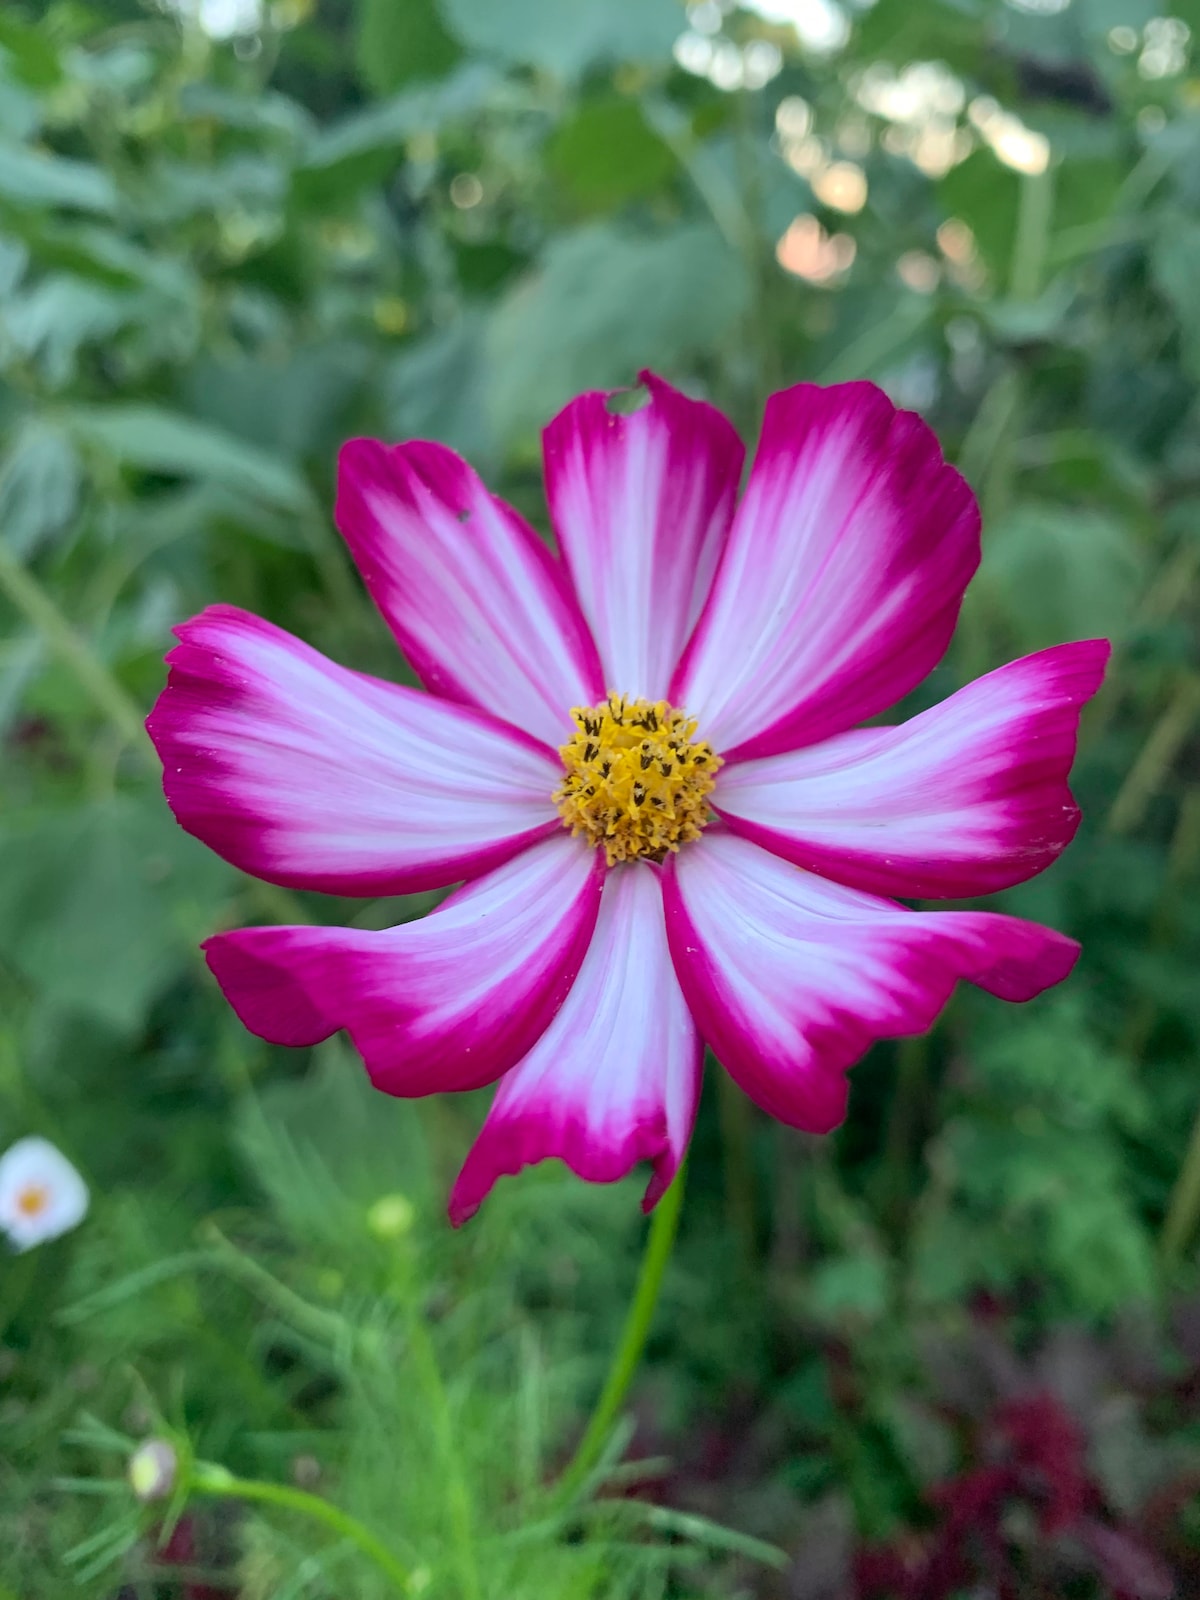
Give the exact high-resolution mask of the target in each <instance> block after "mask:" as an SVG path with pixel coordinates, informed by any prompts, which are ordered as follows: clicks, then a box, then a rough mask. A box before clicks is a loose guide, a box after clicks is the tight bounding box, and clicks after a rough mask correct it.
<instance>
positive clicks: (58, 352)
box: [0, 273, 130, 389]
mask: <svg viewBox="0 0 1200 1600" xmlns="http://www.w3.org/2000/svg"><path fill="white" fill-rule="evenodd" d="M129 309H130V302H129V298H128V296H126V295H123V294H122V293H121V292H119V291H117V290H113V289H110V288H107V287H106V286H105V285H103V284H99V283H88V282H86V281H84V280H81V279H79V278H74V277H68V276H67V275H66V274H57V273H56V274H55V275H53V276H52V277H47V278H43V279H42V281H41V282H40V283H36V284H34V285H33V286H32V287H31V288H28V289H23V290H21V291H20V292H18V293H17V294H15V295H13V296H11V298H10V299H9V300H8V302H7V303H6V304H3V305H0V327H2V328H3V330H4V332H5V333H6V334H7V335H8V338H9V339H10V340H11V341H12V345H13V348H14V349H16V350H17V351H19V352H20V354H21V355H22V356H24V357H26V358H28V359H29V360H31V361H34V362H36V363H37V365H38V366H39V367H40V368H41V370H42V373H43V374H44V376H45V379H46V381H47V383H48V384H49V385H50V386H51V388H55V389H58V388H62V387H63V386H64V385H65V384H67V383H69V382H70V380H71V379H72V378H73V377H74V376H75V370H76V360H77V357H78V355H79V351H80V350H81V348H82V347H83V346H84V345H87V344H94V343H98V342H100V341H102V340H108V339H110V338H111V337H112V336H113V334H115V333H116V332H117V330H118V329H119V328H120V327H121V325H122V323H123V322H124V321H125V320H126V317H127V315H128V312H129Z"/></svg>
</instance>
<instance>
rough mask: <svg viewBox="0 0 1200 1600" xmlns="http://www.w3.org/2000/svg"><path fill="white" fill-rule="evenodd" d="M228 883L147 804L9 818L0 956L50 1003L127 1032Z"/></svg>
mask: <svg viewBox="0 0 1200 1600" xmlns="http://www.w3.org/2000/svg"><path fill="white" fill-rule="evenodd" d="M232 879H233V873H232V869H231V868H229V867H227V866H226V865H225V864H224V862H222V861H220V860H218V858H217V857H216V856H214V855H212V854H211V853H210V852H209V851H207V850H205V849H204V848H203V846H201V845H198V844H197V843H196V842H195V841H194V840H192V839H189V838H188V836H187V834H185V833H184V832H183V830H182V829H181V828H180V827H179V826H178V824H177V823H176V822H175V820H174V818H173V817H172V816H171V813H170V812H169V811H168V809H167V807H166V805H165V804H164V802H163V801H162V800H161V799H160V798H159V797H158V796H156V795H155V796H139V797H134V796H129V795H124V796H118V797H116V798H114V799H111V800H105V801H100V802H94V803H91V804H88V803H80V804H77V805H76V806H75V807H74V808H73V809H71V810H68V811H49V812H46V811H43V812H41V813H38V814H35V815H32V816H27V817H24V818H17V817H12V818H10V819H8V821H7V822H6V824H5V826H4V829H3V831H2V832H0V951H3V953H4V955H5V957H6V958H7V959H8V960H9V961H11V963H12V965H13V966H14V967H15V968H16V969H17V970H18V971H20V972H22V973H23V974H24V975H25V977H26V979H27V980H28V981H29V982H30V983H32V984H33V985H34V986H35V987H36V988H37V989H38V990H39V991H40V992H41V993H42V995H43V997H44V998H46V999H47V1000H49V1001H50V1002H52V1003H53V1004H55V1005H58V1006H63V1007H67V1008H71V1009H77V1010H80V1011H85V1012H88V1013H90V1014H92V1015H94V1016H96V1017H98V1018H101V1019H103V1020H104V1021H105V1022H107V1023H109V1024H110V1025H111V1026H113V1027H115V1028H118V1029H121V1030H124V1031H129V1030H132V1029H133V1028H135V1027H136V1026H137V1025H138V1023H139V1022H140V1020H141V1018H142V1016H143V1014H144V1012H145V1009H146V1007H147V1006H148V1005H149V1003H150V1001H151V1000H152V999H153V998H154V996H155V995H156V994H157V993H158V992H159V991H160V990H161V988H162V987H163V986H164V984H166V983H167V982H168V981H169V980H170V979H171V977H172V976H173V975H174V974H175V973H176V972H177V971H178V970H179V968H180V967H181V965H183V964H185V963H186V962H187V961H188V959H189V954H188V952H189V949H190V947H191V946H193V945H194V943H195V942H196V940H197V939H198V938H200V937H202V936H203V934H204V933H205V932H207V931H210V930H211V928H212V926H213V923H214V922H215V920H216V917H217V907H218V906H219V904H220V903H221V901H222V899H223V897H224V895H225V893H226V892H227V890H228V888H229V886H230V883H231V881H232Z"/></svg>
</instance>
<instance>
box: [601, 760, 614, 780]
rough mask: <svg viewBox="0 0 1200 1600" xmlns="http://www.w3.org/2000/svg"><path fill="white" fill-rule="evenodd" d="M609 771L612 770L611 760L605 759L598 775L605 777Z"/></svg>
mask: <svg viewBox="0 0 1200 1600" xmlns="http://www.w3.org/2000/svg"><path fill="white" fill-rule="evenodd" d="M611 771H612V762H611V761H606V762H605V763H604V765H603V766H602V767H601V768H600V776H601V777H602V778H607V777H608V775H609V773H610V772H611Z"/></svg>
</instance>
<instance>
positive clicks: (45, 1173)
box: [0, 1138, 88, 1250]
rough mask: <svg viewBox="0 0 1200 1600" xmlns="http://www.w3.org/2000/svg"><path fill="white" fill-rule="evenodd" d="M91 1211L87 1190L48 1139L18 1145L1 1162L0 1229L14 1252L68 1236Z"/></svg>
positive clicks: (20, 1141)
mask: <svg viewBox="0 0 1200 1600" xmlns="http://www.w3.org/2000/svg"><path fill="white" fill-rule="evenodd" d="M87 1208H88V1191H87V1184H86V1183H84V1181H83V1179H82V1178H81V1177H80V1176H79V1173H78V1172H76V1170H75V1168H74V1167H73V1166H72V1165H71V1163H70V1162H69V1161H68V1160H67V1158H66V1156H64V1155H63V1153H62V1151H61V1150H57V1149H56V1148H55V1147H54V1145H52V1144H51V1143H50V1141H49V1140H48V1139H38V1138H30V1139H18V1140H17V1142H16V1144H14V1145H11V1146H10V1147H9V1149H7V1150H6V1151H5V1152H4V1154H3V1155H2V1156H0V1229H3V1231H4V1232H5V1233H6V1234H7V1235H8V1238H9V1242H10V1243H11V1244H12V1246H13V1248H14V1249H15V1250H31V1249H32V1248H33V1246H34V1245H35V1244H45V1242H46V1240H47V1239H57V1238H58V1236H59V1234H60V1233H69V1232H70V1231H71V1229H72V1228H76V1227H78V1226H79V1224H80V1223H81V1222H82V1221H83V1219H84V1217H85V1216H86V1215H87Z"/></svg>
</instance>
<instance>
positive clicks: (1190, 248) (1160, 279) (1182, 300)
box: [1151, 211, 1200, 379]
mask: <svg viewBox="0 0 1200 1600" xmlns="http://www.w3.org/2000/svg"><path fill="white" fill-rule="evenodd" d="M1151 262H1152V265H1153V269H1154V278H1155V282H1156V283H1157V284H1158V287H1159V288H1160V289H1161V290H1162V292H1163V294H1164V295H1165V296H1166V297H1167V299H1168V300H1169V301H1170V303H1171V306H1172V309H1173V310H1174V312H1175V315H1176V316H1177V317H1178V318H1179V325H1180V328H1181V329H1182V331H1183V341H1184V351H1185V354H1186V358H1187V364H1188V367H1189V369H1190V371H1191V374H1192V376H1193V377H1194V378H1198V379H1200V293H1198V292H1197V290H1198V284H1197V273H1198V272H1200V220H1198V219H1197V218H1195V217H1192V216H1189V215H1187V214H1186V213H1184V212H1181V211H1168V212H1167V214H1166V216H1165V217H1164V218H1163V220H1162V223H1161V226H1160V230H1159V234H1158V237H1157V239H1156V240H1155V241H1154V245H1153V249H1152V252H1151Z"/></svg>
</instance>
